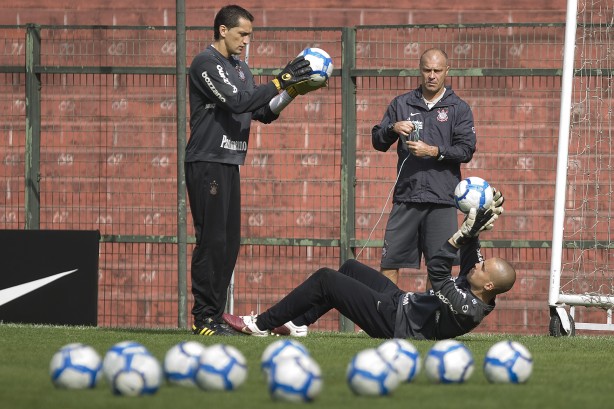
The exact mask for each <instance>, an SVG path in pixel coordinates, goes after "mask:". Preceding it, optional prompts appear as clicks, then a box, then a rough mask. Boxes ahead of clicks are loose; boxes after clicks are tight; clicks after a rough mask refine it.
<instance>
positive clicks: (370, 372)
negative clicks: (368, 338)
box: [346, 348, 401, 396]
mask: <svg viewBox="0 0 614 409" xmlns="http://www.w3.org/2000/svg"><path fill="white" fill-rule="evenodd" d="M346 379H347V382H348V385H349V387H350V389H351V390H352V392H354V393H355V394H356V395H365V396H385V395H390V394H391V393H392V392H393V391H394V390H395V389H396V388H397V387H398V386H399V383H400V381H401V378H400V377H399V374H398V373H397V371H396V370H395V369H394V367H393V366H392V364H391V363H390V362H388V361H387V360H386V359H385V358H384V357H383V356H382V354H381V353H380V352H378V351H377V349H375V348H368V349H363V350H362V351H359V352H358V353H357V354H356V355H354V357H353V358H352V360H351V361H350V363H349V365H348V367H347V371H346Z"/></svg>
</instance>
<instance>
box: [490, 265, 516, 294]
mask: <svg viewBox="0 0 614 409" xmlns="http://www.w3.org/2000/svg"><path fill="white" fill-rule="evenodd" d="M491 260H492V265H491V267H490V268H491V270H490V280H491V281H492V283H493V285H494V289H493V290H494V292H495V293H496V294H501V293H504V292H506V291H509V290H510V289H511V288H512V287H513V286H514V282H515V281H516V270H515V269H514V267H512V266H511V264H510V263H508V262H507V261H505V260H503V259H502V258H498V257H494V258H492V259H491Z"/></svg>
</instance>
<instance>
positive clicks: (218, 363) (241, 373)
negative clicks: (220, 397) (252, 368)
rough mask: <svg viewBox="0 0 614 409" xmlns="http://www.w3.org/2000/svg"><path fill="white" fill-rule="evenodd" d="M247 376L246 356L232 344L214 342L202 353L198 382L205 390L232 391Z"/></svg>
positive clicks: (197, 373)
mask: <svg viewBox="0 0 614 409" xmlns="http://www.w3.org/2000/svg"><path fill="white" fill-rule="evenodd" d="M246 378H247V361H246V359H245V356H243V354H242V353H241V351H239V350H238V349H237V348H235V347H233V346H232V345H224V344H214V345H211V346H209V347H207V348H206V349H205V351H204V352H203V353H202V354H201V355H200V359H199V362H198V369H197V371H196V378H195V379H196V384H197V385H198V386H199V387H200V388H202V389H204V390H223V391H232V390H235V389H237V388H238V387H239V386H241V385H242V384H243V382H245V379H246Z"/></svg>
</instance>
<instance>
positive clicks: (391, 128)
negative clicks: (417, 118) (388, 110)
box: [386, 122, 396, 132]
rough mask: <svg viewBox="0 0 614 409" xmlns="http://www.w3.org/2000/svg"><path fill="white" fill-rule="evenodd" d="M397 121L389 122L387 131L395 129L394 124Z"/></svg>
mask: <svg viewBox="0 0 614 409" xmlns="http://www.w3.org/2000/svg"><path fill="white" fill-rule="evenodd" d="M395 123H396V122H392V123H390V124H388V126H387V127H386V131H387V132H392V130H393V129H394V124H395Z"/></svg>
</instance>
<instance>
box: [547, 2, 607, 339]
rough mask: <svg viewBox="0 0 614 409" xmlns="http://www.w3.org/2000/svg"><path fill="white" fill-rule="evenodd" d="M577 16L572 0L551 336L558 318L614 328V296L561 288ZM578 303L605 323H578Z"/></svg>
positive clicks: (570, 325)
mask: <svg viewBox="0 0 614 409" xmlns="http://www.w3.org/2000/svg"><path fill="white" fill-rule="evenodd" d="M577 15H578V0H568V1H567V17H566V27H565V45H564V55H563V73H562V90H561V108H560V120H559V137H558V141H559V142H558V143H559V145H558V158H557V168H556V193H555V201H554V220H553V227H552V253H551V254H552V259H551V265H550V289H549V293H548V304H549V306H550V311H551V335H557V334H553V333H552V324H553V320H557V321H555V322H556V323H557V324H559V323H560V326H561V327H562V330H563V331H562V332H563V333H562V334H558V335H565V334H566V335H573V334H574V333H575V329H585V330H606V331H614V324H612V309H613V308H614V297H613V296H611V295H605V294H597V293H584V294H564V293H562V291H561V274H562V271H561V265H562V257H563V246H564V243H563V231H564V224H565V198H566V187H567V170H568V159H569V138H570V125H571V113H572V111H571V108H572V106H571V103H572V91H573V78H574V61H575V48H576V28H577V24H578V22H577ZM566 306H569V307H570V308H569V313H567V311H566V309H565V307H566ZM578 306H584V307H599V308H602V309H603V310H604V315H605V323H579V322H575V320H574V315H575V308H576V307H578Z"/></svg>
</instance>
